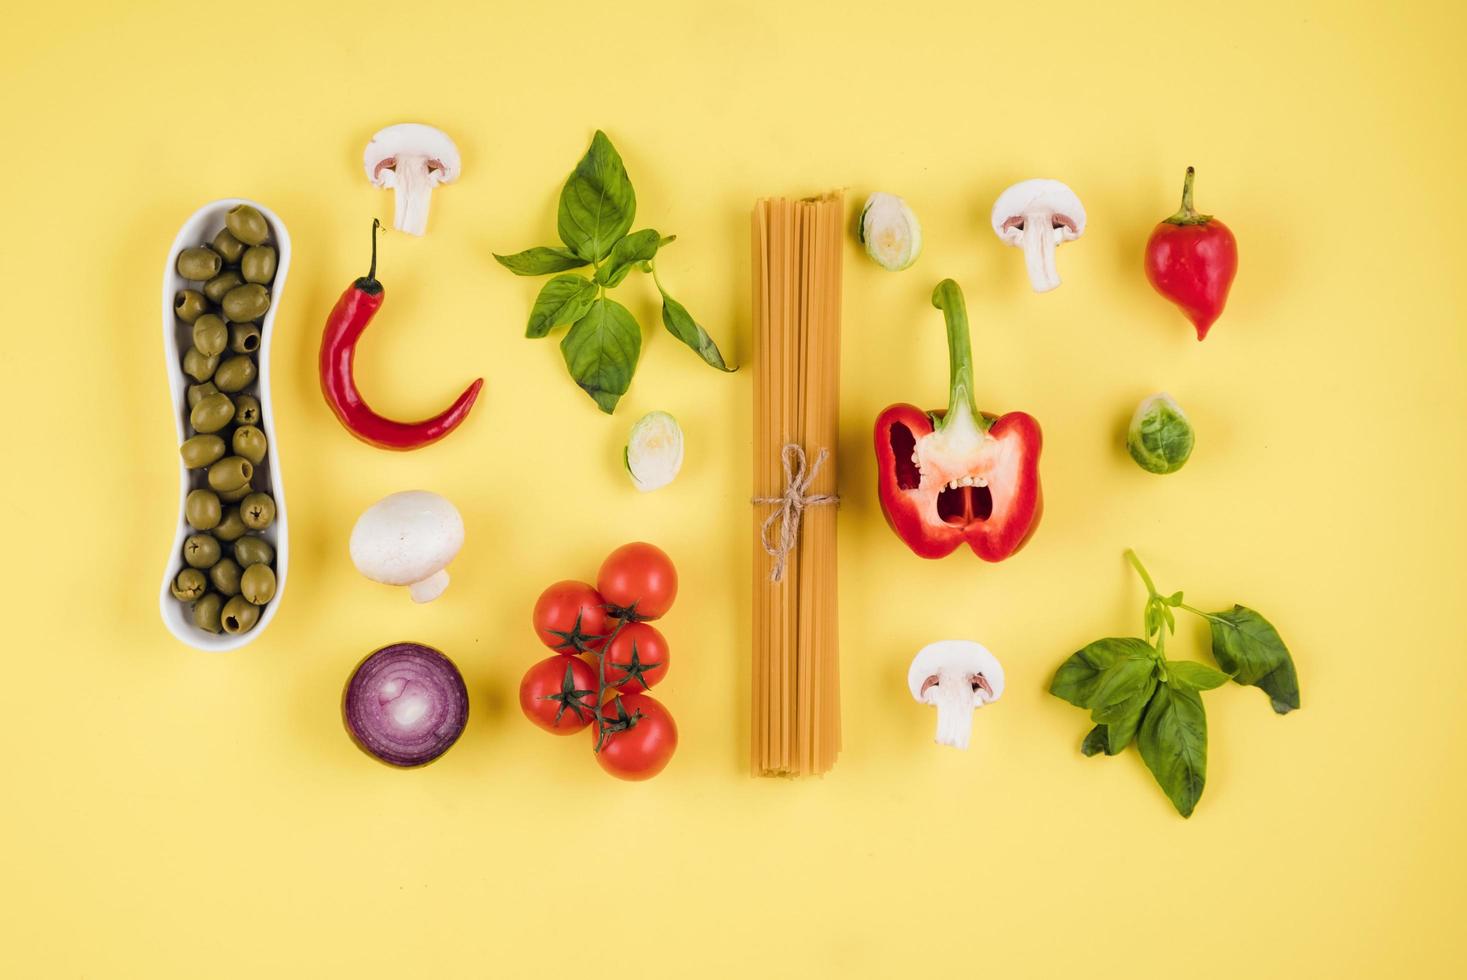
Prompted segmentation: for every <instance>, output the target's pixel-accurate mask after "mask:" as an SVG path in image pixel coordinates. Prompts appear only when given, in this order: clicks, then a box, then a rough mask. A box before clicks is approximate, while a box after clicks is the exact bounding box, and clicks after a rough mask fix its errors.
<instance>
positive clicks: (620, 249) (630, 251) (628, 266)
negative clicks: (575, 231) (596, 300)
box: [596, 228, 664, 286]
mask: <svg viewBox="0 0 1467 980" xmlns="http://www.w3.org/2000/svg"><path fill="white" fill-rule="evenodd" d="M663 241H664V239H663V237H662V236H661V235H659V234H657V232H655V231H653V230H652V229H651V228H644V229H642V230H641V231H634V232H632V233H631V234H630V235H626V236H624V237H622V238H618V239H617V240H616V244H615V245H613V246H611V252H610V254H608V255H607V256H606V262H605V263H604V264H603V265H602V266H601V268H599V269H597V270H596V281H597V282H599V283H601V284H602V285H603V286H618V285H620V284H621V281H622V280H623V279H625V278H626V277H627V275H628V274H629V273H630V272H631V271H632V269H634V268H635V267H636V266H637V265H638V264H639V263H642V262H646V261H648V260H649V259H651V258H652V256H654V255H656V254H657V250H658V249H659V248H661V247H662V244H663Z"/></svg>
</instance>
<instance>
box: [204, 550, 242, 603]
mask: <svg viewBox="0 0 1467 980" xmlns="http://www.w3.org/2000/svg"><path fill="white" fill-rule="evenodd" d="M239 577H240V568H239V564H238V563H237V562H236V561H235V560H234V559H233V558H221V559H219V560H218V561H216V562H215V563H214V567H212V568H210V569H209V581H210V582H212V583H214V588H215V589H218V590H219V592H220V593H222V594H224V595H239Z"/></svg>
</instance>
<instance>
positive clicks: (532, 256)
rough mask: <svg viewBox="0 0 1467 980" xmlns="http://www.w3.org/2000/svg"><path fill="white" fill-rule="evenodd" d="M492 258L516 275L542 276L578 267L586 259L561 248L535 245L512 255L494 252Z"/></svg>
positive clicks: (583, 263) (584, 262)
mask: <svg viewBox="0 0 1467 980" xmlns="http://www.w3.org/2000/svg"><path fill="white" fill-rule="evenodd" d="M494 260H495V261H496V262H498V263H499V264H500V265H502V266H504V267H505V268H506V269H508V270H509V271H510V272H513V273H514V274H515V275H517V276H544V275H549V274H550V273H552V272H564V271H566V270H567V269H579V268H580V267H581V266H583V265H585V264H586V260H585V259H583V258H581V257H580V256H578V255H574V254H572V253H570V252H567V251H566V250H565V249H563V248H549V247H547V246H545V245H537V246H535V247H534V248H527V249H525V250H524V251H523V252H516V253H514V254H513V255H500V254H499V253H498V252H496V253H494Z"/></svg>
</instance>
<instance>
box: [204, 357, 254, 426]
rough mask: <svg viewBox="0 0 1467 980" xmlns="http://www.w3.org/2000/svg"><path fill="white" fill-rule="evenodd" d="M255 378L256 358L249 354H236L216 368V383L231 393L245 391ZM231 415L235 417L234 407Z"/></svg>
mask: <svg viewBox="0 0 1467 980" xmlns="http://www.w3.org/2000/svg"><path fill="white" fill-rule="evenodd" d="M254 380H255V359H254V358H253V357H250V356H249V355H248V354H236V355H234V356H233V357H231V358H229V359H228V360H226V361H225V362H224V363H222V364H220V365H219V366H218V367H217V368H215V369H214V383H215V384H216V385H218V386H219V390H220V391H227V392H229V393H231V394H233V393H234V392H236V391H243V390H244V389H245V388H248V387H249V386H250V385H251V384H253V383H254ZM232 404H233V403H232V402H231V405H232ZM229 417H230V418H234V411H233V409H231V410H230V413H229Z"/></svg>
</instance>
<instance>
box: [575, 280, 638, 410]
mask: <svg viewBox="0 0 1467 980" xmlns="http://www.w3.org/2000/svg"><path fill="white" fill-rule="evenodd" d="M560 352H561V354H563V355H564V356H565V366H566V367H567V368H569V369H570V373H571V377H573V378H575V379H576V384H578V385H580V386H581V388H582V389H584V390H585V392H586V394H588V395H590V396H591V397H592V398H594V399H595V400H596V404H597V405H599V406H600V407H601V411H603V412H605V413H606V414H607V415H610V414H611V413H612V412H613V411H615V409H616V403H617V401H619V400H620V399H621V396H622V395H625V394H626V393H627V388H628V387H630V385H631V383H632V372H633V371H635V370H636V369H637V357H638V355H639V354H641V352H642V329H641V327H639V326H637V321H636V320H635V319H633V318H632V314H631V313H630V312H629V311H628V310H627V308H626V307H625V306H622V305H621V304H620V303H618V302H616V301H615V300H611V299H607V298H606V297H604V296H602V297H600V298H599V299H597V300H595V301H594V302H593V303H592V304H591V306H590V308H589V309H588V310H587V311H586V314H585V316H583V317H581V318H580V319H579V320H577V321H576V323H575V326H573V327H571V328H570V331H569V332H568V333H567V334H566V335H565V339H564V340H562V341H561V342H560Z"/></svg>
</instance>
